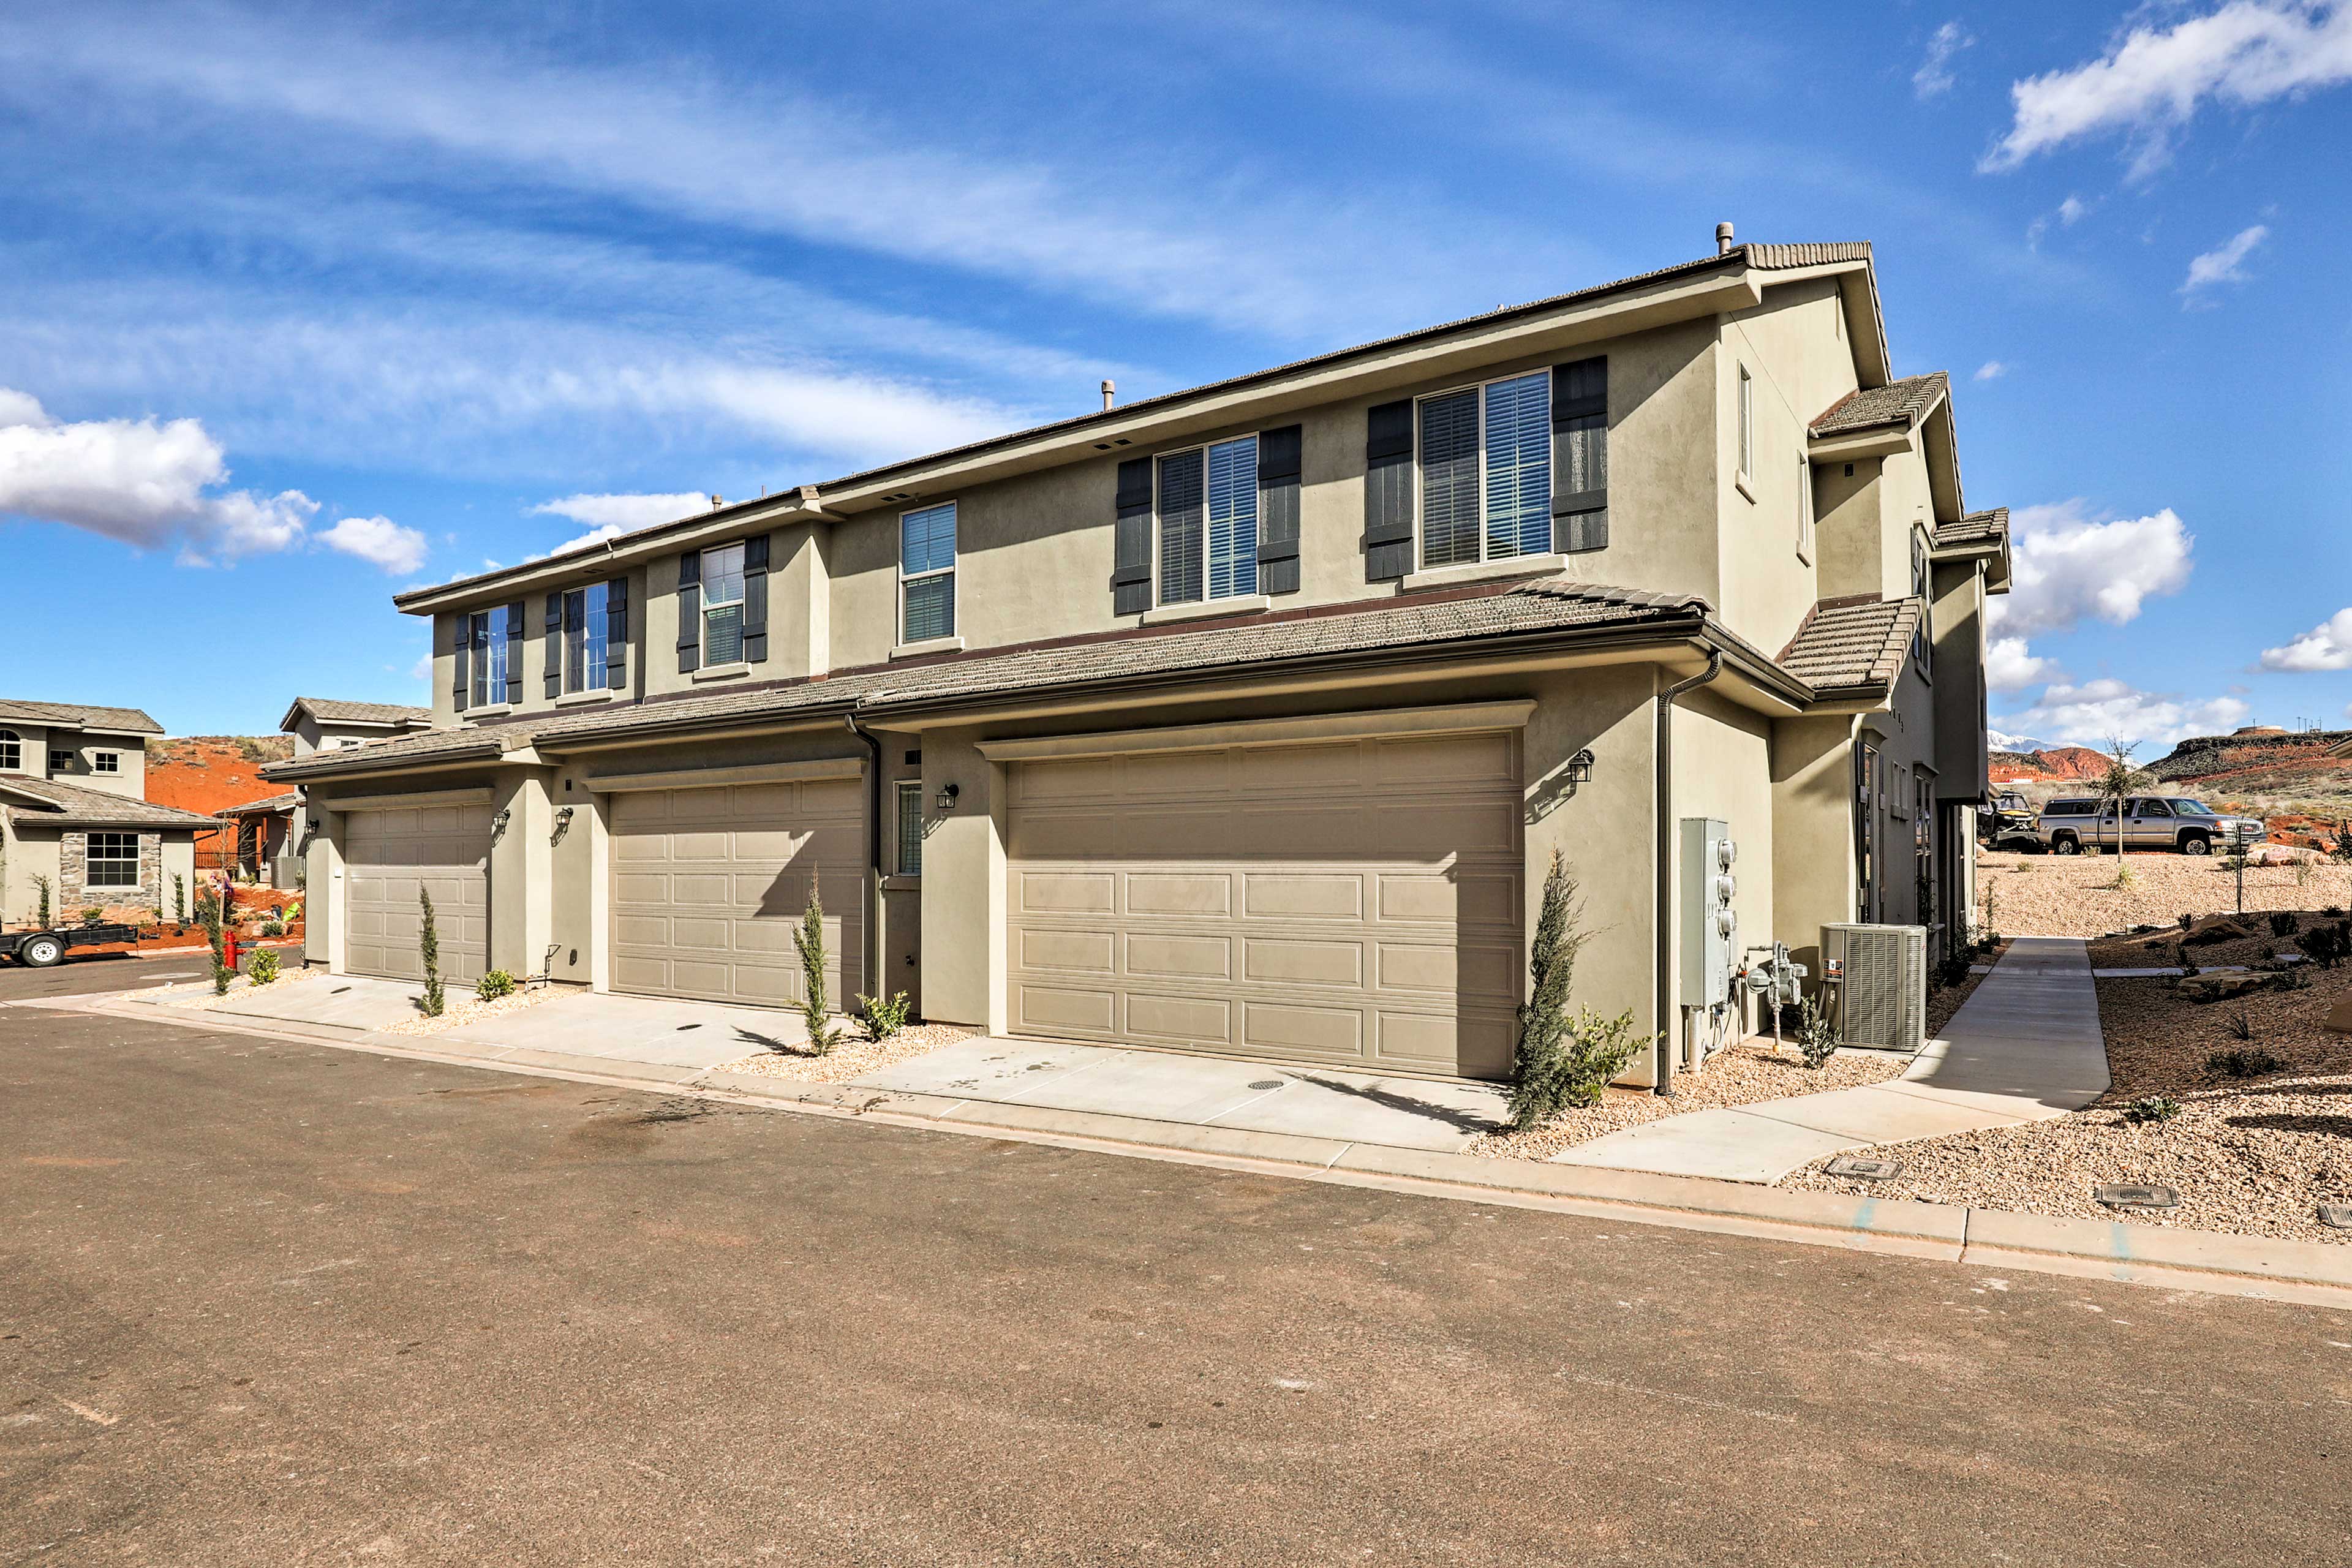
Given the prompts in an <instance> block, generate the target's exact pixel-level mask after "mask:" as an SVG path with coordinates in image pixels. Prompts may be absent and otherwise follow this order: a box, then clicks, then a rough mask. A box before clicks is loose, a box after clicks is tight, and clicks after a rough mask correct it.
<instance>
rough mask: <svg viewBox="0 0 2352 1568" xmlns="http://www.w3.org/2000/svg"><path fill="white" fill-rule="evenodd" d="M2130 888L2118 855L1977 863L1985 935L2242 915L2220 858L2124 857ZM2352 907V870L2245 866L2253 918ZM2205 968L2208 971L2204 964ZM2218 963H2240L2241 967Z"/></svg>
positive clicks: (2004, 856)
mask: <svg viewBox="0 0 2352 1568" xmlns="http://www.w3.org/2000/svg"><path fill="white" fill-rule="evenodd" d="M2122 864H2124V865H2126V866H2128V867H2129V868H2130V869H2131V886H2130V887H2128V888H2117V887H2116V885H2115V882H2116V865H2117V861H2116V858H2115V857H2114V856H2112V855H2014V854H2009V853H2006V852H2003V853H1999V854H1996V853H1994V852H1992V851H1990V850H1986V851H1982V852H1980V853H1979V855H1978V856H1977V894H1978V900H1979V909H1980V910H1983V911H1984V921H1985V928H1986V929H1987V930H1989V931H2001V932H2005V933H2006V934H2008V935H2011V936H2084V937H2093V936H2104V935H2105V934H2106V933H2107V932H2108V931H2122V930H2124V929H2126V928H2127V927H2130V926H2135V925H2142V924H2152V925H2170V924H2172V923H2173V921H2175V920H2177V919H2178V918H2179V916H2180V915H2182V914H2184V913H2186V914H2192V915H2211V914H2226V913H2228V912H2230V911H2231V910H2235V909H2236V908H2237V907H2238V879H2237V877H2236V875H2235V874H2234V873H2232V872H2231V870H2230V869H2229V868H2227V867H2225V866H2224V865H2223V864H2222V863H2221V860H2220V859H2219V858H2216V857H2213V856H2204V855H2175V854H2165V853H2159V852H2156V851H2149V852H2147V853H2144V854H2133V855H2127V856H2126V857H2124V859H2123V861H2122ZM2330 904H2337V905H2347V906H2352V866H2347V865H2346V864H2344V863H2343V862H2342V861H2336V860H2323V861H2318V862H2316V863H2313V862H2305V864H2304V865H2303V866H2302V867H2301V868H2297V867H2294V866H2249V867H2247V868H2246V908H2248V909H2249V910H2322V909H2326V907H2327V906H2329V905H2330ZM2199 962H2200V963H2202V962H2204V961H2203V960H2200V961H2199ZM2214 962H2216V963H2220V962H2235V961H2234V960H2231V961H2223V960H2215V961H2214Z"/></svg>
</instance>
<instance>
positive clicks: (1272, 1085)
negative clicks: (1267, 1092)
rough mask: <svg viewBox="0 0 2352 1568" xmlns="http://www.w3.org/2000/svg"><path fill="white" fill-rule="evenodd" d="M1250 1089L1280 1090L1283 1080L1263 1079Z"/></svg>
mask: <svg viewBox="0 0 2352 1568" xmlns="http://www.w3.org/2000/svg"><path fill="white" fill-rule="evenodd" d="M1250 1087H1251V1088H1252V1089H1280V1088H1281V1087H1282V1080H1281V1079H1278V1078H1262V1079H1258V1080H1257V1081H1256V1082H1255V1083H1254V1084H1252V1085H1250Z"/></svg>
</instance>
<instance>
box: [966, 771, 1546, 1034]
mask: <svg viewBox="0 0 2352 1568" xmlns="http://www.w3.org/2000/svg"><path fill="white" fill-rule="evenodd" d="M1517 745H1518V737H1517V732H1516V731H1480V732H1475V733H1469V734H1448V735H1432V736H1397V737H1372V738H1364V739H1349V740H1341V741H1336V742H1313V743H1302V744H1282V745H1251V746H1229V747H1223V748H1213V749H1203V750H1195V751H1184V752H1142V753H1131V754H1125V755H1111V756H1096V757H1074V758H1066V759H1056V760H1051V761H1032V762H1019V763H1013V776H1012V781H1011V789H1012V796H1011V820H1010V825H1009V826H1010V835H1011V844H1010V846H1009V858H1010V860H1011V865H1010V868H1009V875H1008V879H1007V882H1008V886H1007V900H1008V908H1007V910H1006V915H1007V932H1006V941H1007V950H1008V952H1007V957H1008V963H1009V964H1010V966H1011V969H1010V974H1009V976H1008V983H1009V989H1010V992H1011V996H1010V998H1009V1002H1010V1009H1011V1013H1012V1026H1013V1029H1014V1030H1015V1031H1017V1032H1019V1033H1023V1034H1032V1035H1048V1036H1055V1037H1072V1038H1078V1039H1097V1040H1105V1041H1115V1042H1122V1043H1128V1044H1135V1045H1149V1046H1162V1047H1173V1048H1178V1049H1189V1050H1202V1051H1213V1052H1217V1053H1220V1054H1231V1055H1236V1056H1247V1057H1258V1058H1270V1059H1279V1060H1283V1061H1290V1062H1306V1063H1318V1064H1323V1065H1327V1066H1331V1067H1343V1068H1356V1069H1359V1070H1361V1069H1367V1068H1370V1069H1376V1070H1381V1071H1396V1072H1409V1073H1423V1074H1444V1075H1458V1076H1462V1077H1470V1078H1499V1077H1502V1076H1504V1075H1506V1074H1507V1072H1508V1071H1509V1068H1510V1055H1511V1040H1512V1033H1513V1018H1514V1009H1515V1008H1516V1006H1517V1001H1518V970H1519V959H1518V954H1519V940H1518V919H1519V914H1518V911H1519V909H1520V903H1521V897H1520V886H1521V884H1520V877H1521V858H1520V826H1519V820H1520V819H1519V810H1520V808H1519V794H1518V773H1519V769H1518V751H1517Z"/></svg>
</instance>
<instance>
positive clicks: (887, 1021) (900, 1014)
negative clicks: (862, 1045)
mask: <svg viewBox="0 0 2352 1568" xmlns="http://www.w3.org/2000/svg"><path fill="white" fill-rule="evenodd" d="M857 1005H858V1006H860V1007H862V1008H864V1009H865V1010H866V1033H867V1034H869V1035H871V1036H873V1037H875V1038H876V1039H877V1040H887V1039H888V1038H889V1037H891V1036H893V1035H895V1034H897V1033H898V1031H899V1030H901V1029H903V1028H905V1027H906V1026H907V1014H908V1012H909V1011H910V1010H911V1009H910V1008H909V1006H908V1002H907V994H906V993H905V992H904V991H901V992H899V993H898V994H897V995H895V996H887V997H885V996H866V995H862V994H861V995H860V996H859V997H858V998H857Z"/></svg>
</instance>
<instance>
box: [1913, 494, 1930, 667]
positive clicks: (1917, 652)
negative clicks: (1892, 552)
mask: <svg viewBox="0 0 2352 1568" xmlns="http://www.w3.org/2000/svg"><path fill="white" fill-rule="evenodd" d="M1911 596H1912V597H1913V598H1915V599H1916V600H1918V601H1919V624H1918V625H1917V626H1915V627H1914V628H1913V629H1912V632H1911V658H1913V659H1914V660H1915V661H1916V663H1917V664H1918V666H1919V673H1920V674H1922V675H1925V674H1927V639H1928V629H1927V604H1928V600H1927V539H1926V537H1925V536H1923V535H1922V534H1921V533H1920V532H1919V531H1918V530H1917V529H1913V530H1912V531H1911Z"/></svg>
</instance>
